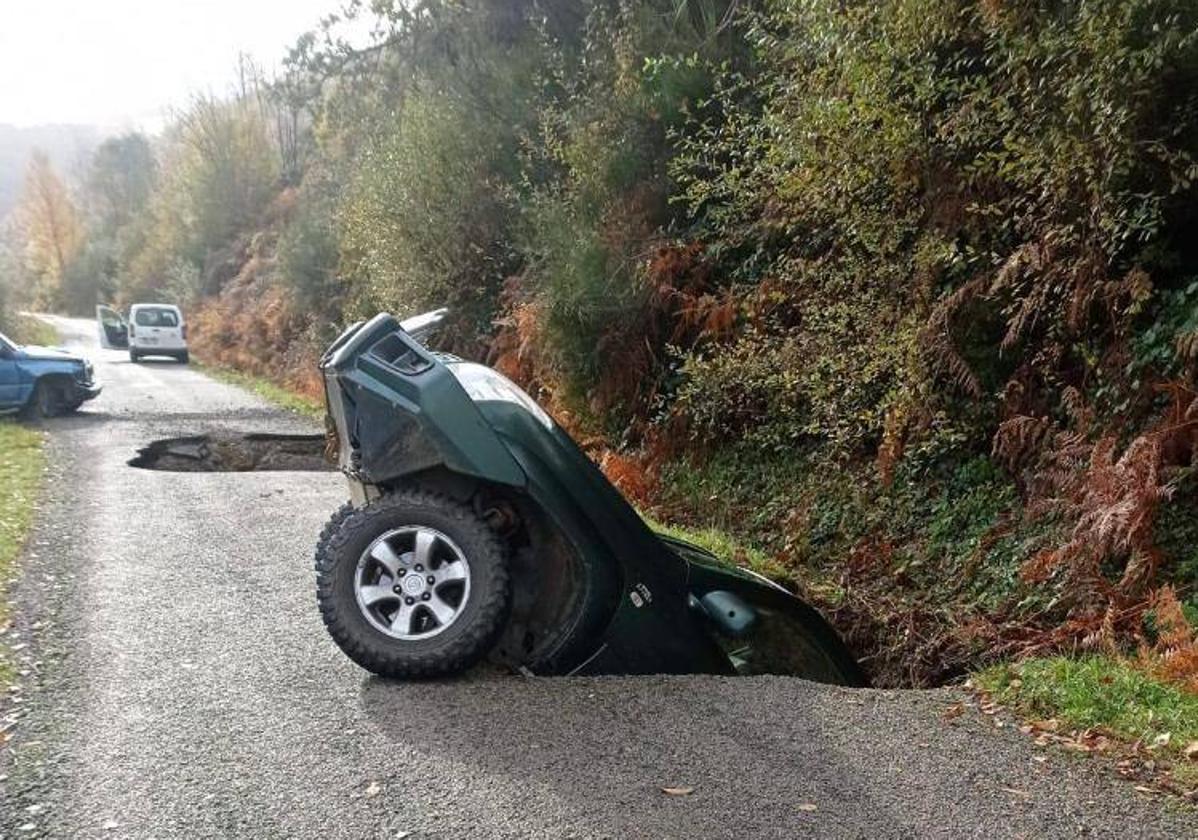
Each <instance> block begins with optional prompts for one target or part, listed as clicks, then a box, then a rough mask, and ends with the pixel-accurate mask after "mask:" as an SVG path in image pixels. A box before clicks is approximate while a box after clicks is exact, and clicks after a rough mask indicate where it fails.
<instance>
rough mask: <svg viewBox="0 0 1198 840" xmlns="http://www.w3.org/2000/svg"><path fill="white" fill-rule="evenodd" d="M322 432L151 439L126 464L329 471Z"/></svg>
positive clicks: (187, 469) (156, 467)
mask: <svg viewBox="0 0 1198 840" xmlns="http://www.w3.org/2000/svg"><path fill="white" fill-rule="evenodd" d="M327 452H328V450H327V440H326V438H325V436H324V435H284V434H268V433H252V434H242V433H237V432H230V431H213V432H207V433H204V434H198V435H190V436H187V437H175V438H165V439H163V440H155V441H152V442H151V443H149V444H147V445H146V446H143V447H142V448H141V449H139V450H138V452H137V455H136V456H134V457H133V458H132V459H130V461H129V466H131V467H138V468H140V469H146V470H166V471H168V472H257V471H266V470H285V471H292V472H332V471H334V470H335V469H336V465H335V464H334V462H333V460H332V459H331V457H330V456H329V455H328V454H327Z"/></svg>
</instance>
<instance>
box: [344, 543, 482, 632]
mask: <svg viewBox="0 0 1198 840" xmlns="http://www.w3.org/2000/svg"><path fill="white" fill-rule="evenodd" d="M354 596H355V598H356V600H357V602H358V608H359V609H360V610H361V611H362V615H363V616H364V617H365V618H366V620H367V621H368V622H370V624H371V626H373V627H374V628H375V629H376V630H378V631H379V632H381V633H383V634H385V635H387V636H390V637H391V638H393V639H399V640H401V641H419V640H422V639H429V638H432V637H433V636H436V635H438V634H439V633H442V632H444V631H445V630H446V629H448V628H449V627H451V626H452V625H453V623H454V622H455V621H457V620H458V618H459V617H460V616H461V614H462V611H463V610H464V609H465V607H466V604H467V603H468V601H469V600H470V563H469V562H468V561H467V560H466V555H465V554H464V553H463V552H462V550H461V549H460V548H458V546H457V545H456V544H455V543H454V542H453V540H451V539H450V538H449V537H447V536H445V534H442V533H441V532H440V531H438V530H436V529H435V528H428V527H424V526H409V527H405V528H395V529H392V530H390V531H387V532H386V533H384V534H382V535H381V536H379V537H378V538H376V539H375V540H374V541H373V542H372V543H371V544H370V545H369V546H367V547H366V550H365V551H363V552H362V556H361V557H360V558H359V559H358V566H357V569H356V570H355V572H354Z"/></svg>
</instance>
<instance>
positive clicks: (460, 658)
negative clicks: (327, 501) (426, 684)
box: [316, 488, 512, 678]
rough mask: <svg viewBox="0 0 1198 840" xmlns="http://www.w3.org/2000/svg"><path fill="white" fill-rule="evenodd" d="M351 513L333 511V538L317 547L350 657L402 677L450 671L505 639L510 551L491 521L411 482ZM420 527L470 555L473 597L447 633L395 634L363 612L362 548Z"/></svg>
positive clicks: (337, 629) (323, 591) (337, 631)
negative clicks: (357, 590) (357, 587)
mask: <svg viewBox="0 0 1198 840" xmlns="http://www.w3.org/2000/svg"><path fill="white" fill-rule="evenodd" d="M344 511H345V508H344V507H343V508H342V509H341V510H339V511H338V512H337V513H336V514H334V515H333V518H332V519H331V520H330V521H329V523H328V524H327V525H326V526H325V530H326V531H328V532H329V535H328V539H327V542H325V543H324V544H323V547H322V546H321V545H320V544H318V546H317V553H316V600H317V603H318V604H319V606H320V614H321V617H322V618H323V619H324V624H325V627H326V628H327V629H328V631H329V634H330V635H331V636H332V637H333V640H334V641H335V642H336V643H337V645H338V647H340V648H341V650H342V651H343V652H344V653H345V655H346V656H348V657H349V658H350V659H352V660H353V661H354V662H356V663H358V664H359V665H361V666H362V667H363V668H365V669H366V670H368V671H371V672H372V673H375V674H378V675H379V676H383V677H398V678H413V677H441V676H449V675H451V674H458V673H461V672H462V671H465V670H467V669H468V668H470V667H471V666H472V665H474V664H476V663H477V662H479V661H480V660H482V659H483V657H485V656H486V655H487V654H488V653H489V652H490V651H491V649H492V648H493V647H494V646H495V643H496V642H497V641H498V640H499V636H500V633H501V632H502V631H503V628H504V626H505V625H506V624H507V619H508V615H509V614H510V611H511V600H512V596H511V580H510V573H509V570H508V559H507V551H506V549H505V546H504V544H503V542H502V541H501V540H500V539H499V537H498V536H497V535H496V534H495V533H494V532H493V531H492V530H491V529H490V528H489V527H488V525H487V523H486V521H485V520H483V519H482V517H480V516H478V515H477V514H476V513H475V512H474V511H473V510H471V509H470V508H469V507H467V506H465V505H462V504H459V503H458V502H455V501H453V500H452V499H450V498H448V497H445V496H441V495H438V494H435V493H429V492H426V491H423V490H416V489H408V488H405V489H401V490H396V491H392V492H391V493H388V494H387V495H385V496H383V497H381V498H379V499H376V500H374V501H372V502H370V503H369V504H367V505H365V506H364V507H361V508H356V509H351V510H349V511H348V513H344ZM338 519H339V520H340V521H339V522H338V521H337V520H338ZM421 525H423V526H425V527H429V528H434V529H436V530H438V531H440V532H441V533H442V534H444V535H445V536H447V537H449V538H450V539H451V540H453V542H454V543H455V544H456V545H457V546H458V548H460V549H461V551H462V553H463V554H465V556H466V560H467V562H468V563H469V564H470V595H469V598H468V599H467V601H466V603H465V605H464V606H463V607H462V612H461V614H460V615H459V616H458V617H457V618H456V619H455V620H454V622H453V623H452V624H451V625H450V626H449V627H447V628H446V629H445V630H444V631H442V632H440V633H438V634H436V635H434V636H431V637H429V638H426V639H415V640H401V639H395V638H392V637H390V636H388V635H386V634H384V633H382V632H380V631H379V630H377V629H376V628H375V627H374V626H372V625H371V624H370V623H369V622H368V621H367V619H366V617H365V616H364V615H363V614H362V611H361V610H360V609H359V607H358V603H357V599H356V596H355V594H354V575H355V573H356V571H357V564H358V560H359V559H360V558H361V556H362V554H363V552H365V551H366V549H367V548H368V547H369V546H370V544H371V543H372V542H374V540H375V539H377V538H378V537H379V536H380V535H382V534H384V533H386V532H387V531H390V530H392V529H395V528H403V527H407V526H421ZM323 536H324V533H323V532H322V537H323Z"/></svg>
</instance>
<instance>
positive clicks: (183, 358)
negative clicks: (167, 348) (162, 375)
mask: <svg viewBox="0 0 1198 840" xmlns="http://www.w3.org/2000/svg"><path fill="white" fill-rule="evenodd" d="M175 361H176V362H179V363H180V364H184V365H185V364H187V363H188V362H190V361H191V356H190V354H189V353H188V352H187V351H186V350H184V351H183V352H182V353H180V354H179V355H177V356H175Z"/></svg>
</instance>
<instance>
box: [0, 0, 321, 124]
mask: <svg viewBox="0 0 1198 840" xmlns="http://www.w3.org/2000/svg"><path fill="white" fill-rule="evenodd" d="M339 5H340V2H339V0H0V123H13V124H16V125H21V126H28V125H36V124H40V123H52V122H53V123H88V124H94V125H101V126H106V127H114V128H123V127H130V128H131V127H141V128H144V129H148V130H155V129H156V128H157V127H158V126H160V125H161V123H162V122H163V116H164V114H165V113H166V111H167V109H168V108H169V107H170V106H181V105H185V104H186V103H187V100H188V98H189V96H191V95H193V94H195V93H216V94H223V93H226V92H227V91H228V90H229V89H230V88H231V86H232V84H233V80H234V78H235V68H236V64H237V56H238V54H239V53H248V54H250V55H252V56H253V57H254V58H255V59H256V60H257V61H258V62H259V63H260V64H264V65H266V66H268V67H272V66H277V64H278V62H279V61H280V60H281V59H282V58H283V56H284V55H285V54H286V51H287V48H288V47H290V46H291V45H292V44H293V43H294V42H295V39H296V38H297V37H299V36H300V35H301V34H302V33H304V32H306V31H308V30H309V29H314V28H316V26H317V24H318V23H319V21H320V19H321V18H322V17H324V16H325V15H327V14H328V13H330V12H332V11H335V10H336V9H337V8H338V6H339Z"/></svg>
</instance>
